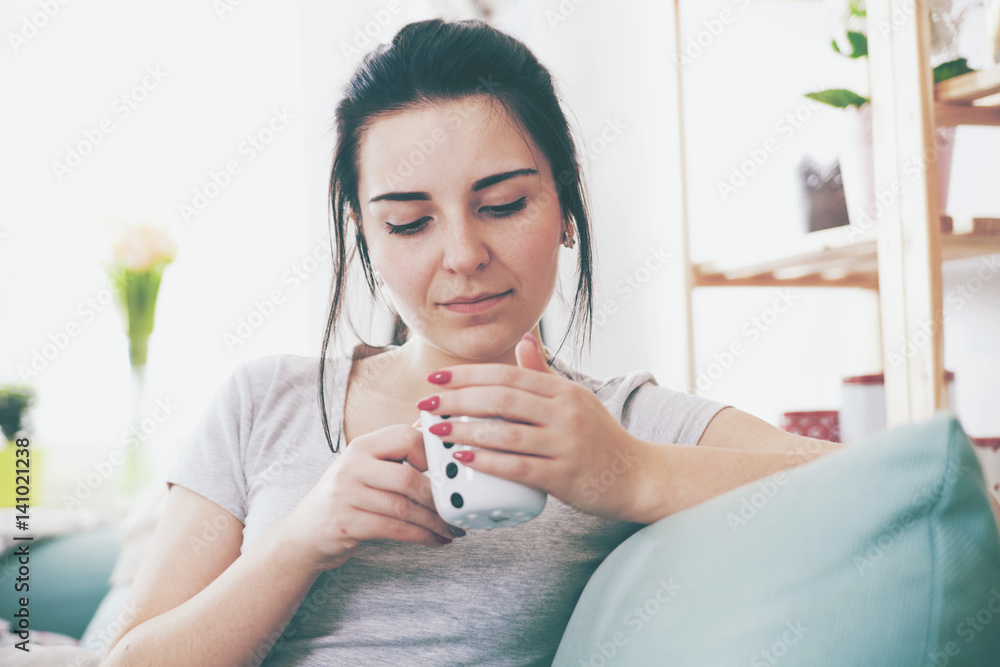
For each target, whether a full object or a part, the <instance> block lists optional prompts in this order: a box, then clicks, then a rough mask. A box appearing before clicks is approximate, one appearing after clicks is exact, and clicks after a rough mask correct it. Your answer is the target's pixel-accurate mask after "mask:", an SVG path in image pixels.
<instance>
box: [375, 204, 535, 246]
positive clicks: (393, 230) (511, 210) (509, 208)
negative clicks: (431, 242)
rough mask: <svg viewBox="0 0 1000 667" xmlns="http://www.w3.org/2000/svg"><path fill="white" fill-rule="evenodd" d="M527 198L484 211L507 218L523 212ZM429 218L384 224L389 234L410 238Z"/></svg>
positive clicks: (486, 208)
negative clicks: (408, 222) (407, 222)
mask: <svg viewBox="0 0 1000 667" xmlns="http://www.w3.org/2000/svg"><path fill="white" fill-rule="evenodd" d="M527 199H528V198H527V197H521V198H520V199H518V200H517V201H513V202H511V203H509V204H504V205H503V206H486V207H484V210H486V211H491V213H489V215H491V216H492V217H494V218H507V217H509V216H512V215H514V214H515V213H518V212H519V211H522V210H524V208H525V207H526V206H527ZM428 219H429V218H426V217H425V218H420V219H419V220H417V221H416V222H411V223H410V224H408V225H390V224H389V223H385V224H386V225H387V226H388V227H389V233H390V234H393V235H396V234H399V235H402V236H412V235H413V234H416V233H417V232H419V231H420V230H422V229H423V228H424V224H423V223H424V221H425V220H428Z"/></svg>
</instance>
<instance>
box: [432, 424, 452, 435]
mask: <svg viewBox="0 0 1000 667" xmlns="http://www.w3.org/2000/svg"><path fill="white" fill-rule="evenodd" d="M427 430H428V431H430V432H431V433H433V434H434V435H448V434H449V433H451V422H438V423H437V424H434V426H431V427H430V428H429V429H427Z"/></svg>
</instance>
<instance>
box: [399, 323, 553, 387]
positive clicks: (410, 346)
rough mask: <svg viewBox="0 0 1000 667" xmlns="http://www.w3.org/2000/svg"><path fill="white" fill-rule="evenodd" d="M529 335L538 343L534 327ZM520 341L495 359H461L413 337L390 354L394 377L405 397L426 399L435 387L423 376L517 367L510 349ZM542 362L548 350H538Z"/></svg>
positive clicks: (415, 336)
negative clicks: (465, 368)
mask: <svg viewBox="0 0 1000 667" xmlns="http://www.w3.org/2000/svg"><path fill="white" fill-rule="evenodd" d="M531 333H532V335H533V336H534V337H535V338H536V340H538V339H539V332H538V325H535V327H534V328H533V329H532V330H531ZM519 342H520V338H519V339H517V340H515V341H513V344H512V345H511V346H510V347H509V348H507V349H506V350H503V351H502V352H501V353H500V354H497V355H495V356H490V355H485V356H481V357H474V358H470V357H464V356H459V355H455V354H452V353H450V352H448V351H446V350H442V349H440V348H438V347H435V346H434V345H432V344H430V343H429V342H427V341H426V340H425V339H423V338H421V337H420V336H417V335H414V336H413V337H412V338H410V340H408V341H406V343H404V344H403V345H401V346H400V347H399V348H398V349H397V350H395V351H394V353H395V359H394V366H395V369H394V370H395V373H394V375H395V377H396V379H397V381H398V382H400V384H405V385H406V386H408V387H410V388H411V391H408V392H406V393H407V394H413V395H419V396H420V397H423V396H427V395H430V394H432V393H433V392H434V387H435V385H433V384H431V383H430V382H428V381H427V376H428V375H430V374H431V373H435V372H437V371H439V370H441V369H442V368H448V367H450V366H458V365H461V364H484V363H490V364H511V365H517V357H516V356H515V354H514V348H515V347H516V346H517V343H519ZM542 349H543V351H544V353H545V356H546V358H548V350H545V348H544V347H543V348H542Z"/></svg>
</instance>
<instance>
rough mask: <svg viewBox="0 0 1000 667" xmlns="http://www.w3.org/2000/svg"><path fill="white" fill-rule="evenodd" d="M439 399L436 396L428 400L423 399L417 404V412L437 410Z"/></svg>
mask: <svg viewBox="0 0 1000 667" xmlns="http://www.w3.org/2000/svg"><path fill="white" fill-rule="evenodd" d="M440 402H441V401H440V399H439V398H438V397H437V396H431V397H430V398H425V399H423V400H422V401H420V402H419V403H417V410H428V411H430V410H437V406H438V405H439V404H440Z"/></svg>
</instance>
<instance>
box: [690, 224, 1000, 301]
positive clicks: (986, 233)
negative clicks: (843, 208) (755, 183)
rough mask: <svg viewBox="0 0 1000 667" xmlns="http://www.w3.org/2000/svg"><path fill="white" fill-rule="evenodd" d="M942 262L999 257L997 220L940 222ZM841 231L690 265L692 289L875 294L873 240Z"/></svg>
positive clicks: (802, 237)
mask: <svg viewBox="0 0 1000 667" xmlns="http://www.w3.org/2000/svg"><path fill="white" fill-rule="evenodd" d="M941 223H942V224H941V226H942V230H943V231H942V235H941V258H942V260H943V261H947V260H952V259H962V258H966V257H979V256H982V255H991V254H994V253H1000V218H972V219H968V218H966V219H962V218H959V219H958V220H952V218H951V217H949V216H942V220H941ZM855 236H856V235H854V234H851V233H850V231H849V228H847V227H834V228H832V229H822V230H820V231H817V232H811V233H809V234H804V235H802V236H799V237H795V238H789V239H787V240H786V241H784V242H783V243H781V244H774V245H772V246H770V247H768V248H765V249H761V250H759V251H758V252H755V253H754V252H750V253H748V252H746V251H745V250H744V251H741V252H739V253H733V254H731V255H729V256H727V257H723V258H719V259H716V260H712V261H709V262H702V263H700V264H696V265H695V266H694V267H693V268H694V284H695V286H696V287H723V286H733V287H736V286H756V287H765V286H793V285H794V286H801V287H864V288H868V289H878V248H877V242H876V240H875V238H874V234H870V233H869V234H866V235H865V236H866V237H867V238H864V239H863V240H860V241H859V240H856V239H855V238H854V237H855Z"/></svg>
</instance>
